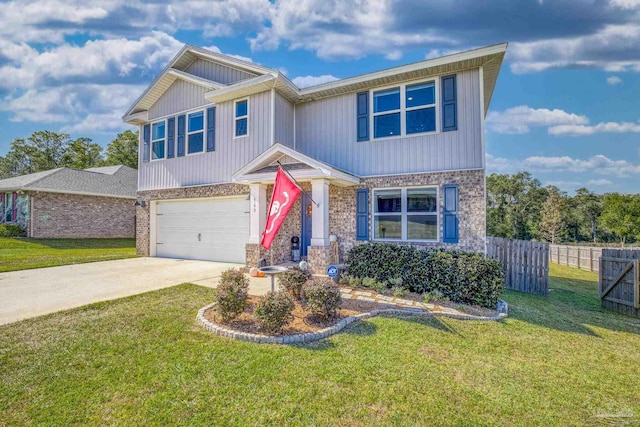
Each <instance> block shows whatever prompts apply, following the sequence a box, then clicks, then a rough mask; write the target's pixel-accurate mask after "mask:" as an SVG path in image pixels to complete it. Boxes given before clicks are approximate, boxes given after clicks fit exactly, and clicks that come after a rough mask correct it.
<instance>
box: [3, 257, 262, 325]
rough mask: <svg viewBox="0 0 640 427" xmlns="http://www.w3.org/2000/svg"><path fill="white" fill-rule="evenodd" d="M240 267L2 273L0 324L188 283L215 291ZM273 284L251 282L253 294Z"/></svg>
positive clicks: (173, 265)
mask: <svg viewBox="0 0 640 427" xmlns="http://www.w3.org/2000/svg"><path fill="white" fill-rule="evenodd" d="M231 267H242V265H239V264H226V263H219V262H207V261H190V260H177V259H167V258H131V259H124V260H116V261H103V262H92V263H87V264H75V265H65V266H61V267H49V268H38V269H33V270H23V271H14V272H10V273H0V325H2V324H6V323H11V322H16V321H18V320H22V319H27V318H30V317H35V316H40V315H43V314H48V313H53V312H56V311H60V310H66V309H69V308H74V307H80V306H82V305H86V304H91V303H94V302H98V301H105V300H110V299H116V298H122V297H126V296H130V295H136V294H140V293H143V292H148V291H153V290H156V289H162V288H166V287H169V286H174V285H178V284H180V283H184V282H192V283H196V284H198V285H202V286H208V287H215V286H216V285H217V284H218V279H219V277H220V274H221V273H222V272H223V271H224V270H226V269H228V268H231ZM267 289H269V279H266V278H261V279H252V281H251V290H250V292H251V293H252V294H263V293H265V292H266V291H267Z"/></svg>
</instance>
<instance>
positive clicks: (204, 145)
mask: <svg viewBox="0 0 640 427" xmlns="http://www.w3.org/2000/svg"><path fill="white" fill-rule="evenodd" d="M198 113H202V130H196V131H193V132H189V116H191V115H192V114H198ZM177 121H178V119H177V117H176V134H177V129H178V123H177ZM185 122H186V123H185V141H184V142H185V153H184V154H185V156H194V155H198V154H202V153H205V152H206V151H207V140H206V138H207V134H206V132H205V129H206V128H207V111H206V110H195V111H190V112H188V113H185ZM199 132H202V151H196V152H195V153H189V135H193V134H196V133H199ZM174 141H175V143H174V145H175V146H176V147H177V146H178V139H177V138H175V137H174Z"/></svg>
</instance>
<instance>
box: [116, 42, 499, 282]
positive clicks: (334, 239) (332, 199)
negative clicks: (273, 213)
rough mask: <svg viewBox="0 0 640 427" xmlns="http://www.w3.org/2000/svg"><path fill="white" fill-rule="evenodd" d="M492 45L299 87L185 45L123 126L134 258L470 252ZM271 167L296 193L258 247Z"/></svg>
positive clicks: (480, 242) (494, 72)
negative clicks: (297, 246)
mask: <svg viewBox="0 0 640 427" xmlns="http://www.w3.org/2000/svg"><path fill="white" fill-rule="evenodd" d="M506 47H507V46H506V44H500V45H495V46H489V47H485V48H481V49H476V50H471V51H467V52H462V53H457V54H453V55H449V56H445V57H441V58H435V59H429V60H425V61H421V62H417V63H413V64H408V65H404V66H400V67H395V68H390V69H386V70H382V71H377V72H373V73H369V74H363V75H359V76H356V77H350V78H345V79H342V80H337V81H333V82H330V83H325V84H321V85H317V86H313V87H308V88H304V89H300V88H298V87H296V86H295V85H294V84H293V83H292V82H291V81H290V80H289V79H287V77H286V76H284V75H283V74H282V73H281V72H279V71H277V70H275V69H271V68H266V67H264V66H261V65H256V64H253V63H249V62H245V61H241V60H239V59H236V58H233V57H229V56H226V55H222V54H218V53H214V52H211V51H208V50H205V49H201V48H199V47H195V46H190V45H187V46H185V47H184V48H183V49H182V50H181V51H180V52H179V53H178V54H177V55H176V57H175V58H174V59H173V60H172V61H171V62H170V63H169V64H168V65H167V67H166V68H165V69H164V70H163V72H162V73H161V74H160V75H159V76H158V77H157V78H156V79H155V80H154V81H153V82H152V83H151V85H150V86H149V87H148V88H147V89H146V90H145V91H144V93H143V94H142V95H141V96H140V97H139V98H138V99H137V100H136V101H135V103H134V104H133V105H132V106H131V108H130V109H129V110H128V111H127V112H126V114H125V115H124V121H125V122H126V123H129V124H134V125H138V126H139V127H140V159H139V169H138V171H139V172H138V203H137V204H138V205H139V206H138V208H137V248H138V253H139V254H140V255H145V256H159V257H174V258H188V259H203V260H215V261H225V262H234V263H246V264H247V265H249V266H254V265H256V264H257V263H258V261H259V260H260V259H261V258H266V259H267V260H269V259H270V257H271V256H273V260H274V261H275V262H281V261H285V260H288V259H290V257H291V243H290V242H291V238H292V237H293V236H298V237H299V238H300V242H301V253H302V256H306V257H307V259H308V261H309V266H310V267H311V269H312V270H314V271H316V272H320V271H323V270H324V269H325V268H326V266H327V265H328V264H330V263H331V262H335V261H336V258H337V257H344V255H345V253H346V251H348V250H349V248H351V247H352V246H353V245H355V244H358V243H359V242H397V243H403V244H412V245H418V246H426V247H441V248H450V249H465V250H472V251H478V252H484V250H485V235H486V234H485V213H486V212H485V178H484V169H485V137H484V121H485V116H486V114H487V111H488V109H489V103H490V101H491V95H492V93H493V90H494V86H495V84H496V80H497V78H498V73H499V71H500V67H501V65H502V61H503V58H504V55H505V52H506ZM279 165H282V166H283V167H284V168H285V169H286V170H287V171H289V172H290V174H291V175H292V176H293V177H294V178H295V179H296V180H297V181H298V182H299V183H300V185H301V186H302V188H303V190H305V192H304V193H303V196H302V197H301V198H300V199H299V200H298V201H297V202H296V204H297V206H294V209H293V210H292V211H291V213H290V214H289V216H288V217H287V219H286V221H285V222H284V224H283V227H282V229H281V230H280V233H279V235H278V237H277V238H276V240H275V241H274V243H273V246H272V248H271V251H272V253H267V252H266V251H264V250H263V249H262V248H261V247H260V245H259V241H260V234H261V232H262V230H263V228H264V224H265V220H266V217H267V208H268V204H269V198H270V195H271V189H272V185H273V182H274V179H275V174H276V171H277V168H278V166H279Z"/></svg>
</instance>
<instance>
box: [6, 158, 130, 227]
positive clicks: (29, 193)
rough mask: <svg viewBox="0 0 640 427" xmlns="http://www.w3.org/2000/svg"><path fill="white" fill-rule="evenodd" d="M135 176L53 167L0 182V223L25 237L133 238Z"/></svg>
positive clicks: (124, 171)
mask: <svg viewBox="0 0 640 427" xmlns="http://www.w3.org/2000/svg"><path fill="white" fill-rule="evenodd" d="M137 174H138V173H137V171H136V170H135V169H132V168H130V167H127V166H105V167H99V168H90V169H85V170H79V169H69V168H58V169H52V170H49V171H45V172H37V173H32V174H29V175H23V176H18V177H15V178H8V179H3V180H0V223H7V224H16V225H19V226H20V227H22V228H23V229H24V230H25V231H26V233H27V236H28V237H80V238H83V237H134V236H135V207H134V202H135V198H136V189H137V186H138V178H137Z"/></svg>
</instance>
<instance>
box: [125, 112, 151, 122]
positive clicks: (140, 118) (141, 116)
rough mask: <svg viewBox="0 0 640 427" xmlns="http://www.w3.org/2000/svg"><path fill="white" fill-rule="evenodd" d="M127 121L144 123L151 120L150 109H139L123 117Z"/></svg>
mask: <svg viewBox="0 0 640 427" xmlns="http://www.w3.org/2000/svg"><path fill="white" fill-rule="evenodd" d="M123 121H124V122H125V123H128V124H130V125H142V124H145V123H147V122H148V121H149V111H139V112H137V113H134V114H131V115H129V116H127V117H125V118H124V119H123Z"/></svg>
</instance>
